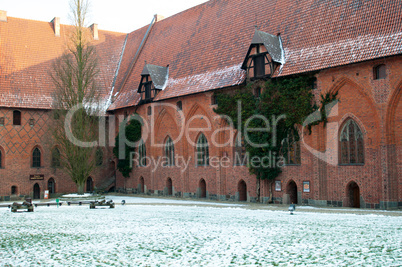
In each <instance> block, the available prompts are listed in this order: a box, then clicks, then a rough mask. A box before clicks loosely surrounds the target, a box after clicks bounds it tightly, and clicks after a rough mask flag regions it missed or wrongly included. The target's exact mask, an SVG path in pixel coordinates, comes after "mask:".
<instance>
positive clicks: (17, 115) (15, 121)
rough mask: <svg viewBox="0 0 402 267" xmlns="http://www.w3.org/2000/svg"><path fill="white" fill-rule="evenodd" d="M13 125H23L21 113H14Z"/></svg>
mask: <svg viewBox="0 0 402 267" xmlns="http://www.w3.org/2000/svg"><path fill="white" fill-rule="evenodd" d="M13 125H21V111H19V110H14V111H13Z"/></svg>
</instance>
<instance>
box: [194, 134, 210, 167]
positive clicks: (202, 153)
mask: <svg viewBox="0 0 402 267" xmlns="http://www.w3.org/2000/svg"><path fill="white" fill-rule="evenodd" d="M208 165H209V148H208V140H207V138H206V137H205V135H204V134H202V133H201V134H200V136H199V137H198V140H197V166H208Z"/></svg>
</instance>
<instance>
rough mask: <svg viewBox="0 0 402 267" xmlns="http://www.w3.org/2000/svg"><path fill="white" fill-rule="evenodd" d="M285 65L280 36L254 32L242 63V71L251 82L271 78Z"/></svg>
mask: <svg viewBox="0 0 402 267" xmlns="http://www.w3.org/2000/svg"><path fill="white" fill-rule="evenodd" d="M284 63H285V53H284V50H283V47H282V41H281V38H280V36H275V35H272V34H269V33H265V32H262V31H258V30H255V33H254V37H253V40H252V41H251V45H250V48H249V49H248V52H247V55H246V58H245V59H244V61H243V65H242V69H244V70H246V71H247V78H249V79H251V80H255V79H263V78H269V77H271V76H272V75H273V74H274V72H275V70H276V68H277V67H278V66H280V65H283V64H284Z"/></svg>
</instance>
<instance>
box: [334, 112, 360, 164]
mask: <svg viewBox="0 0 402 267" xmlns="http://www.w3.org/2000/svg"><path fill="white" fill-rule="evenodd" d="M339 141H340V158H341V159H340V162H341V164H363V163H364V141H363V133H362V131H361V130H360V128H359V126H358V125H357V123H356V122H355V121H354V120H348V121H347V122H346V123H345V124H344V126H343V128H342V131H341V135H340V138H339Z"/></svg>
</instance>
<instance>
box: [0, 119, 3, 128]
mask: <svg viewBox="0 0 402 267" xmlns="http://www.w3.org/2000/svg"><path fill="white" fill-rule="evenodd" d="M0 126H4V117H0Z"/></svg>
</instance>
